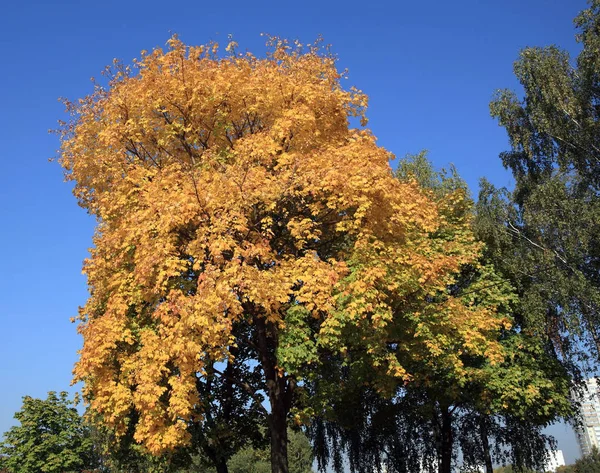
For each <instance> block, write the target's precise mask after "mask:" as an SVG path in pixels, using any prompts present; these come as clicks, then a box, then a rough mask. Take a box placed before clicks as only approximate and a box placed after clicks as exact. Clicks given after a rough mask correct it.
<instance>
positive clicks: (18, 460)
mask: <svg viewBox="0 0 600 473" xmlns="http://www.w3.org/2000/svg"><path fill="white" fill-rule="evenodd" d="M15 419H17V420H18V421H19V422H20V425H18V426H14V427H11V428H10V429H9V430H8V431H7V432H6V433H5V434H4V440H3V442H2V443H1V444H0V468H5V469H6V470H7V471H9V472H10V473H38V472H43V473H63V472H65V471H76V470H77V471H79V470H82V469H84V468H85V469H90V470H92V469H94V468H96V467H97V466H98V459H97V457H96V452H94V448H93V443H92V440H91V438H90V435H89V428H88V427H87V426H86V425H85V424H84V422H83V419H82V418H81V416H80V415H79V414H78V412H77V410H76V409H75V408H74V407H73V403H72V402H71V401H70V400H69V399H68V393H66V392H61V393H59V394H56V393H55V392H53V391H51V392H49V393H48V398H47V399H45V400H42V399H35V398H32V397H30V396H25V397H24V398H23V406H22V408H21V410H20V411H19V412H17V413H16V414H15Z"/></svg>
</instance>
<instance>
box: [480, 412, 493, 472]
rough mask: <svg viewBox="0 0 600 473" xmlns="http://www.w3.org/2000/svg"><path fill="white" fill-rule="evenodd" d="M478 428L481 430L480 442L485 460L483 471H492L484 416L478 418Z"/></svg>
mask: <svg viewBox="0 0 600 473" xmlns="http://www.w3.org/2000/svg"><path fill="white" fill-rule="evenodd" d="M479 428H480V432H481V443H482V447H483V460H484V462H485V473H494V467H493V465H492V456H491V454H490V441H489V438H488V428H487V421H486V419H485V417H481V418H480V419H479Z"/></svg>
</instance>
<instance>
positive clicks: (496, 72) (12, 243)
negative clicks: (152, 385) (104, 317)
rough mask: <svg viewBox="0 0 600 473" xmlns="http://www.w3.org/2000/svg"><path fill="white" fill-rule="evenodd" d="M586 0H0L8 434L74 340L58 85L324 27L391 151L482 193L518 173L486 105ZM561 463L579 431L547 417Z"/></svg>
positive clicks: (59, 385)
mask: <svg viewBox="0 0 600 473" xmlns="http://www.w3.org/2000/svg"><path fill="white" fill-rule="evenodd" d="M585 6H586V4H585V1H584V0H527V1H523V0H503V1H491V0H487V1H486V0H456V1H453V2H449V1H446V0H430V1H428V2H419V1H414V0H412V1H408V0H397V1H376V0H372V1H367V2H353V1H343V2H341V1H338V0H336V1H323V0H321V1H315V0H304V1H302V2H285V1H277V2H274V1H273V2H261V1H259V0H255V1H253V2H247V1H246V2H240V1H238V0H231V1H229V2H226V3H221V2H215V1H212V2H203V1H190V0H181V1H178V2H173V3H168V2H156V1H154V0H147V1H121V2H114V1H104V2H82V1H54V2H51V1H45V2H42V1H37V2H36V1H31V0H25V1H20V2H5V3H3V6H2V7H1V10H0V50H1V51H2V56H1V57H0V110H1V111H0V222H1V226H0V287H1V288H2V290H3V291H2V293H3V294H2V297H0V432H4V431H5V430H7V429H8V428H9V427H10V425H12V424H13V423H14V421H13V419H12V416H13V414H14V412H15V411H17V410H18V409H19V408H20V405H21V397H22V396H24V395H31V396H36V397H45V394H46V392H47V391H49V390H57V391H60V390H64V389H68V388H69V383H70V379H71V369H72V366H73V363H74V362H75V360H76V350H77V349H78V348H79V346H80V343H81V342H80V339H79V337H78V335H77V334H76V331H75V326H74V325H72V324H70V323H69V317H71V316H74V315H75V314H76V311H77V307H78V306H79V305H81V304H83V302H84V301H85V298H86V296H87V290H86V285H85V278H84V277H83V276H82V275H81V262H82V260H83V259H84V258H85V257H86V255H87V248H88V247H89V246H90V245H91V235H92V232H93V225H94V222H93V220H92V219H91V218H90V217H88V216H87V215H86V213H85V212H84V211H83V210H82V209H80V208H79V207H77V204H76V202H75V199H74V198H73V197H72V196H71V194H70V186H69V185H68V184H65V183H64V182H63V179H62V173H61V170H60V167H59V166H58V164H56V163H49V162H48V158H50V157H53V156H54V155H55V151H56V149H57V147H58V139H57V137H56V136H54V135H49V134H48V133H47V131H48V129H50V128H55V127H56V123H57V120H58V119H60V118H63V119H64V118H65V117H64V114H63V107H62V105H60V104H59V103H58V101H57V98H58V97H60V96H65V97H68V98H71V99H76V98H78V97H81V96H83V95H85V94H87V93H89V92H90V91H91V84H90V82H89V78H90V77H91V76H99V74H100V71H101V70H102V69H103V68H104V66H105V65H107V64H109V63H110V62H111V61H112V59H113V58H115V57H117V58H121V59H123V60H124V61H126V62H130V61H131V59H132V58H134V57H138V56H139V52H140V50H142V49H152V48H153V47H156V46H164V44H165V42H166V40H167V39H168V38H169V36H170V35H171V33H174V32H176V33H178V34H179V36H180V38H181V39H182V40H183V41H184V42H186V43H188V44H200V43H205V42H207V41H209V40H216V41H219V42H221V43H226V42H227V35H228V34H230V33H231V34H233V35H234V37H235V39H236V40H237V41H238V42H239V44H240V48H241V49H242V50H243V49H249V50H252V51H253V52H255V53H261V52H262V51H264V38H261V37H260V33H261V32H266V33H270V34H274V35H279V36H282V37H287V38H290V39H295V38H298V39H299V40H300V41H302V42H305V43H306V42H312V41H313V40H314V39H315V38H316V37H317V35H319V34H322V35H323V36H324V38H325V40H326V42H327V43H331V44H332V45H333V50H334V52H336V53H337V54H338V56H339V59H340V60H339V64H340V67H341V68H348V69H349V70H350V79H349V80H348V81H347V83H348V85H349V86H350V85H356V86H357V87H358V88H360V89H362V90H364V91H365V92H366V93H367V94H368V95H369V96H370V107H369V114H368V115H369V117H370V123H369V127H370V128H371V129H372V130H373V132H374V133H375V135H376V136H378V137H379V143H380V144H381V145H383V146H384V147H386V148H387V149H388V150H390V151H392V152H394V153H395V154H396V155H398V156H403V155H404V154H406V153H415V152H418V151H420V150H422V149H428V150H429V151H430V155H429V156H430V158H431V159H432V160H433V162H434V163H435V164H436V165H437V166H440V167H441V166H447V165H448V164H449V163H454V164H455V165H456V166H457V168H458V170H459V172H460V174H461V175H462V176H463V177H464V178H465V179H466V180H467V182H468V183H469V185H470V186H471V189H472V190H473V191H474V192H476V189H477V182H478V179H479V178H480V177H482V176H486V177H487V178H488V179H490V180H491V181H492V182H493V183H495V184H496V185H500V186H511V182H512V181H511V177H510V175H509V174H508V173H507V172H506V171H505V170H504V169H503V168H502V166H501V163H500V160H499V158H498V154H499V152H501V151H503V150H505V149H506V148H507V139H506V135H505V133H504V130H503V129H501V128H499V127H498V126H497V124H496V123H495V122H494V121H493V120H492V119H491V118H490V116H489V111H488V103H489V101H490V98H491V97H492V94H493V93H494V91H495V90H497V89H498V88H505V87H509V88H517V87H518V84H517V83H516V82H515V79H514V77H513V74H512V63H513V61H514V60H515V59H516V57H517V54H518V51H519V49H521V48H523V47H525V46H534V45H548V44H558V45H560V46H562V47H564V48H566V49H567V50H569V51H572V52H576V51H577V45H576V43H575V41H574V29H573V26H572V20H573V18H574V16H575V15H576V14H577V12H578V11H580V10H581V9H583V8H585ZM552 431H553V432H554V433H555V434H556V435H557V436H558V439H559V448H562V449H563V451H564V452H565V456H566V459H567V462H571V461H574V460H575V458H576V457H577V456H578V452H577V448H576V445H575V443H574V437H573V435H572V432H571V431H570V430H569V429H568V428H567V427H565V426H557V427H555V428H554V429H553V430H552Z"/></svg>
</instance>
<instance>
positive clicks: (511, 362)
mask: <svg viewBox="0 0 600 473" xmlns="http://www.w3.org/2000/svg"><path fill="white" fill-rule="evenodd" d="M396 176H397V177H398V179H400V180H407V179H411V178H414V179H416V180H417V182H419V184H420V186H421V188H422V189H423V191H424V192H427V193H429V195H430V196H431V199H432V200H433V201H436V202H438V203H439V206H438V211H439V212H440V215H441V216H443V217H445V219H444V222H445V223H444V224H443V226H441V227H440V230H438V232H435V233H432V234H431V235H430V238H431V239H432V240H436V239H440V240H442V241H444V240H454V239H457V238H461V235H468V234H469V232H470V231H475V233H476V234H479V235H484V234H485V232H486V231H488V230H489V228H488V225H489V221H484V220H482V219H480V218H475V219H472V218H471V217H478V213H479V212H481V205H482V204H481V203H480V204H479V205H478V206H477V207H476V209H477V211H478V212H477V213H476V212H474V210H475V208H473V205H472V202H470V201H469V200H468V199H466V200H465V201H463V205H461V206H453V205H444V203H445V202H447V201H448V200H449V199H447V197H448V196H449V195H452V194H456V193H457V192H463V193H466V191H467V187H466V184H465V182H464V181H463V180H462V179H461V178H460V177H459V176H458V174H457V173H456V171H455V170H452V171H451V172H445V171H439V172H438V171H435V170H434V168H433V167H432V165H431V163H430V162H428V160H427V158H426V155H425V153H421V154H419V155H416V156H407V157H406V158H404V159H402V160H401V161H400V163H399V166H398V171H397V172H396ZM442 229H443V231H441V230H442ZM494 248H495V247H486V248H484V250H483V251H482V253H481V256H480V258H479V260H478V261H473V262H471V263H470V264H466V265H463V266H462V268H461V270H460V273H459V274H457V275H456V277H455V279H454V281H453V282H452V284H451V285H449V286H448V287H447V288H446V290H445V291H440V292H439V293H438V294H436V295H435V297H434V296H432V297H430V298H428V300H427V301H425V303H423V301H419V300H417V301H414V300H413V301H412V303H413V304H417V307H418V308H419V312H420V313H421V314H431V316H432V317H435V315H434V314H435V313H436V311H438V310H440V311H441V313H440V314H439V315H438V316H440V317H441V316H443V314H444V311H445V310H446V308H445V307H444V305H443V303H442V302H443V301H444V300H445V299H446V297H448V296H453V297H456V298H459V299H461V300H462V302H463V303H464V304H465V305H467V306H469V307H476V308H479V309H480V310H481V309H484V308H488V309H489V308H494V311H495V313H496V315H497V316H498V317H502V316H504V317H506V318H507V319H509V320H510V321H511V324H510V325H508V324H507V325H505V326H504V328H503V329H502V330H501V331H499V332H498V333H497V337H498V338H497V341H498V343H500V344H501V346H502V349H503V355H504V356H503V359H502V361H501V362H492V361H490V360H489V359H487V358H486V357H482V356H476V355H475V356H474V355H473V353H472V352H471V351H470V350H469V349H468V348H465V345H466V344H464V342H463V341H462V340H461V339H460V337H457V336H448V333H447V332H446V333H445V334H444V335H446V337H445V340H444V341H445V348H444V350H443V351H442V354H441V358H442V359H443V358H444V357H445V356H446V353H459V358H460V364H457V365H450V366H451V367H454V366H459V367H460V369H453V368H451V367H449V366H448V365H447V364H446V363H444V362H440V358H439V356H438V357H436V356H435V354H431V353H428V352H427V345H425V344H420V343H416V344H414V345H413V346H412V347H411V354H412V357H411V358H410V359H408V358H404V366H405V367H406V368H407V369H408V371H409V372H410V373H411V382H410V383H406V384H405V383H398V384H397V387H396V389H395V390H394V391H393V392H392V393H391V395H390V396H388V397H383V396H381V395H380V394H378V393H377V392H376V390H375V389H373V387H374V386H375V387H376V386H377V385H378V383H379V379H378V378H379V377H380V376H379V375H377V374H375V375H374V376H375V379H373V375H372V374H371V375H370V371H369V370H366V371H364V370H361V369H360V363H357V361H360V359H358V360H357V359H356V358H357V357H356V356H352V360H351V361H350V362H348V361H347V360H343V362H342V360H340V359H331V358H330V359H329V360H328V363H327V366H325V367H324V368H323V370H324V373H323V374H322V378H323V379H318V380H317V381H316V383H317V384H318V386H316V389H314V390H313V392H311V395H312V397H313V398H314V399H316V400H317V402H315V404H316V406H319V404H320V408H316V409H315V410H316V412H317V413H318V415H316V416H315V417H314V419H313V421H312V423H311V428H310V434H311V437H312V439H313V441H314V443H315V450H316V453H317V460H318V462H319V466H320V468H321V470H326V467H327V465H328V464H329V465H330V466H331V467H332V468H333V470H334V471H337V472H342V471H346V470H347V469H348V467H349V468H350V471H353V472H362V471H380V469H381V467H385V471H388V472H398V473H409V472H413V471H432V472H433V471H436V472H438V471H439V472H440V473H447V472H450V471H452V466H453V463H455V461H456V459H457V457H459V456H460V457H462V460H461V462H462V465H463V467H466V466H472V467H473V468H477V467H479V466H481V465H484V464H485V468H486V471H487V472H490V473H491V472H492V470H493V467H492V463H493V461H495V462H496V463H504V462H506V461H507V460H510V461H511V462H512V463H514V464H515V465H518V466H520V467H522V466H527V467H534V468H538V467H540V466H543V464H544V461H545V458H546V448H547V446H548V445H550V446H552V445H553V441H552V439H551V438H550V437H548V436H545V435H544V434H543V433H542V429H543V427H545V426H547V425H548V424H550V423H551V422H553V421H555V420H557V419H560V418H567V417H569V416H570V415H571V414H572V408H571V401H570V399H569V380H568V377H567V376H566V372H565V370H564V369H563V368H562V366H561V365H560V364H559V363H558V362H557V361H556V360H555V359H554V358H552V357H550V356H548V354H547V353H545V350H544V346H543V343H542V342H541V341H540V340H539V339H538V338H537V337H535V336H534V335H533V334H531V333H529V332H525V331H524V330H523V327H522V326H521V325H519V324H518V323H517V321H516V320H515V319H514V318H513V314H515V313H517V311H516V309H517V308H518V304H517V302H518V300H517V297H516V294H515V291H514V289H513V287H512V286H511V284H510V281H509V280H508V279H507V278H505V277H503V276H501V275H500V274H499V273H498V272H497V271H496V270H495V261H494V258H493V255H494ZM411 310H415V308H414V307H412V308H411V307H410V306H406V307H404V308H403V309H402V312H405V313H406V312H409V311H411ZM402 329H403V330H407V329H406V325H403V326H402ZM414 332H415V333H416V330H414ZM407 333H410V330H407ZM319 400H320V401H321V402H319ZM459 452H460V455H458V453H459ZM343 454H346V455H347V459H348V462H347V464H346V463H345V462H343V461H342V458H343V456H342V455H343Z"/></svg>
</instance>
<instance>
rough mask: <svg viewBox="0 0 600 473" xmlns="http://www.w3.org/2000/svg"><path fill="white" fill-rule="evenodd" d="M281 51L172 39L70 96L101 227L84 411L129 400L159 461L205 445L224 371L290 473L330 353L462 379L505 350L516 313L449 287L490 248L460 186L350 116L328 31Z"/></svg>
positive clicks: (82, 171) (119, 415)
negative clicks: (419, 167)
mask: <svg viewBox="0 0 600 473" xmlns="http://www.w3.org/2000/svg"><path fill="white" fill-rule="evenodd" d="M269 46H270V49H269V53H268V55H267V57H266V58H262V59H261V58H257V57H255V56H253V55H252V54H250V53H245V54H240V53H238V52H237V45H236V44H235V43H233V42H232V43H230V44H229V45H228V47H227V54H226V55H224V56H219V53H218V47H217V45H216V44H208V45H205V46H199V47H186V46H185V45H184V44H183V43H182V42H181V41H179V40H178V39H177V38H176V37H174V38H172V39H171V40H170V41H169V48H168V50H167V51H163V50H161V49H156V50H154V51H152V52H150V53H143V54H142V57H141V59H140V60H138V61H136V62H135V64H134V66H133V67H126V66H122V65H120V64H118V63H117V64H116V65H115V67H113V68H112V69H110V71H111V72H110V74H111V76H110V82H109V84H108V86H106V87H102V86H100V85H97V86H96V88H95V91H94V93H93V94H92V95H90V96H88V97H85V98H83V99H81V100H79V101H78V102H74V103H69V102H67V107H68V110H69V111H70V112H71V114H72V119H71V120H70V121H69V122H68V123H64V125H63V127H62V131H61V133H62V136H61V150H60V163H61V164H62V166H63V167H64V168H65V174H66V177H67V178H68V179H69V180H72V181H74V183H75V187H74V193H75V195H76V196H77V198H78V200H79V202H80V204H81V205H82V206H83V207H85V208H86V209H87V210H88V211H89V212H90V213H92V214H93V215H95V216H96V218H97V222H98V224H97V230H96V234H95V237H94V248H93V249H92V250H91V256H90V258H89V259H88V260H86V262H85V265H84V272H85V274H86V275H87V277H88V284H89V287H90V297H89V299H88V301H87V303H86V304H85V306H84V307H83V308H82V309H81V312H80V321H81V323H80V325H79V331H80V333H81V334H82V335H83V340H84V343H83V348H82V350H81V353H80V358H79V361H78V362H77V364H76V367H75V380H76V381H83V382H84V386H85V387H84V396H85V398H86V399H87V401H88V402H89V403H90V409H91V411H92V412H95V413H96V414H97V415H99V416H100V417H101V418H102V420H103V422H105V423H106V424H107V425H108V426H110V427H111V428H113V429H114V430H115V432H116V434H117V435H124V434H125V433H126V432H127V431H128V429H129V428H131V419H132V413H135V418H136V422H135V426H134V438H135V440H136V441H137V442H140V443H142V444H143V445H144V446H145V447H146V448H147V449H148V450H149V451H150V452H152V453H155V454H158V453H161V452H164V451H166V450H170V449H174V448H176V447H178V446H181V445H184V444H186V443H190V442H193V441H194V438H197V437H196V436H195V435H194V429H195V428H197V427H199V428H203V422H206V420H207V417H208V416H209V415H210V412H209V410H208V408H207V404H206V402H205V400H204V398H203V396H206V392H205V390H204V388H205V387H206V386H207V381H208V378H209V377H211V376H215V375H216V376H218V377H220V378H219V379H221V380H222V381H229V382H230V384H228V385H227V384H221V385H222V386H225V388H224V389H223V390H222V391H219V396H223V398H221V399H220V400H219V405H220V403H221V401H225V400H227V399H232V396H233V397H235V396H234V395H233V394H232V393H233V391H232V388H233V386H235V388H236V389H237V390H238V391H237V392H242V391H243V392H244V393H246V395H247V396H249V398H250V399H251V401H249V404H251V405H252V409H253V410H255V411H260V412H261V413H262V415H263V417H264V419H265V420H266V426H267V431H268V434H269V438H270V443H271V467H272V471H273V472H274V473H278V472H287V471H288V466H287V423H288V418H289V417H290V416H291V415H292V413H294V415H295V418H296V420H297V421H298V422H302V421H303V420H304V419H305V418H306V416H310V409H302V407H303V405H302V399H303V392H305V389H306V386H307V383H309V381H310V379H311V376H313V375H314V373H315V369H314V367H316V366H318V365H319V364H320V363H322V360H327V357H328V356H333V355H336V356H339V357H341V358H342V359H343V358H345V357H349V356H350V354H352V356H353V360H359V361H355V362H356V363H360V364H361V365H362V366H363V367H364V368H365V369H369V370H371V372H373V373H377V374H378V377H377V380H376V383H375V384H376V389H377V390H378V391H379V392H382V393H383V392H387V391H390V390H392V389H394V386H396V385H397V384H398V383H404V382H410V381H411V379H412V377H413V374H412V373H411V372H410V371H409V370H408V369H407V367H408V366H410V364H411V360H412V361H414V359H415V358H418V359H419V360H420V362H422V363H428V364H430V365H436V366H438V367H440V369H441V368H445V369H447V370H449V371H451V372H456V373H457V374H459V373H461V372H463V371H464V364H463V361H462V359H461V353H468V354H470V355H472V356H476V357H483V358H485V359H486V360H489V362H490V363H497V362H500V361H501V360H502V357H503V354H502V347H501V346H500V344H499V343H497V341H496V336H495V335H496V333H497V332H498V331H499V330H500V329H501V328H502V327H504V326H506V325H507V324H508V321H507V319H506V318H505V317H503V316H501V315H498V314H497V313H496V311H495V307H494V306H493V304H492V305H490V306H488V307H479V306H475V305H473V304H469V303H468V301H465V300H464V299H463V298H457V297H453V296H452V295H451V294H446V288H447V287H448V286H449V285H451V284H452V283H453V281H455V278H456V274H457V273H458V272H459V269H460V268H461V267H462V266H463V265H465V264H468V263H470V262H473V261H475V260H476V259H477V258H478V255H479V254H480V251H481V246H480V245H479V244H477V243H476V242H475V240H474V237H473V235H472V232H471V231H470V230H469V228H468V227H469V217H468V216H465V215H463V213H461V212H460V210H457V213H456V219H455V218H454V217H453V215H452V214H453V212H452V209H453V208H455V209H460V208H461V207H462V206H464V205H465V202H466V196H465V193H464V192H463V191H461V190H457V191H456V192H449V193H448V194H447V195H446V198H445V199H444V200H439V201H438V200H435V199H433V198H432V196H431V195H430V193H429V192H424V191H423V190H422V189H421V187H420V186H419V184H418V183H417V182H416V180H415V179H406V180H399V179H396V178H395V177H394V175H393V173H392V171H391V168H390V165H389V160H390V158H391V155H390V153H389V152H388V151H386V150H385V149H383V148H381V147H379V146H378V145H377V144H376V140H375V137H374V136H373V135H372V133H371V132H370V131H369V130H367V129H364V128H358V129H357V128H351V127H350V122H351V120H360V122H361V125H362V126H364V125H365V124H366V118H365V111H366V106H367V97H366V96H365V95H364V94H363V93H362V92H360V91H359V90H357V89H350V90H346V89H344V88H343V87H342V86H341V83H340V82H341V79H342V77H343V74H342V73H340V72H339V71H338V70H337V69H336V63H335V58H334V57H333V56H332V55H330V54H329V53H328V52H327V51H324V50H323V49H322V48H321V47H320V46H319V45H318V44H317V45H313V46H309V47H307V48H304V47H302V45H300V44H298V43H295V44H289V43H288V42H286V41H284V40H279V39H277V38H271V39H270V41H269ZM453 219H454V220H453ZM449 221H452V222H451V223H452V225H450V226H451V227H452V231H448V229H449V228H450V226H449V225H448V222H449ZM432 234H435V235H437V238H431V235H432ZM442 292H443V293H444V294H446V295H445V296H444V297H443V298H439V297H438V295H439V294H440V293H442ZM432 297H438V299H439V300H438V304H437V305H436V310H435V311H430V310H428V309H427V307H428V305H427V304H426V302H427V301H428V300H429V299H430V298H432ZM421 308H422V309H423V310H421ZM240 350H243V351H244V352H245V353H247V354H248V355H247V358H245V360H246V361H243V362H241V363H237V364H236V357H237V356H238V355H239V353H240ZM228 366H229V367H231V369H228V368H227V367H228ZM227 386H229V387H227ZM264 400H266V401H268V402H267V406H264V405H263V401H264ZM249 404H246V405H249ZM294 408H297V409H296V410H295V411H294V410H293V409H294ZM224 441H225V440H224Z"/></svg>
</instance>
